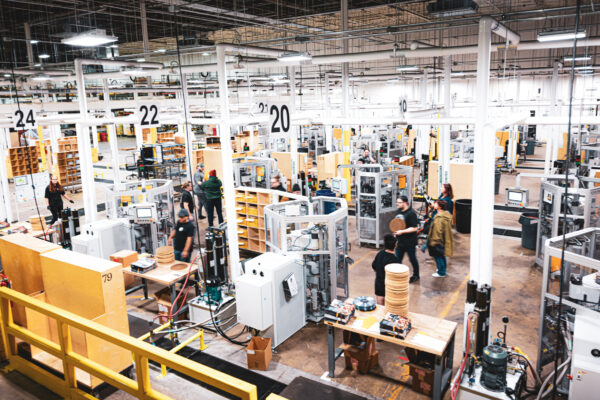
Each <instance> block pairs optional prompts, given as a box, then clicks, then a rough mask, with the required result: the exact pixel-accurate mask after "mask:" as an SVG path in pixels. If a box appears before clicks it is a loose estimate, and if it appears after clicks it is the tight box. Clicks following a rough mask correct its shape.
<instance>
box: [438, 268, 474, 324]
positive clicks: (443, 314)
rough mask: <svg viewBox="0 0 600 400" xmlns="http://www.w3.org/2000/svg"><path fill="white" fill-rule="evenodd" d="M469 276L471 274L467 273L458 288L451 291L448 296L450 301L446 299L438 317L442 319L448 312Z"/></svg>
mask: <svg viewBox="0 0 600 400" xmlns="http://www.w3.org/2000/svg"><path fill="white" fill-rule="evenodd" d="M470 276H471V275H470V274H469V275H467V277H466V278H465V280H464V281H462V283H461V284H460V286H459V287H458V289H456V291H455V292H454V293H452V297H450V301H448V303H447V304H446V307H444V309H443V310H442V312H441V313H440V318H442V319H443V318H445V317H446V315H448V313H449V312H450V309H451V308H452V306H453V305H454V304H455V303H456V300H458V295H459V294H460V293H461V292H462V291H463V289H464V288H465V287H466V286H467V282H469V278H470Z"/></svg>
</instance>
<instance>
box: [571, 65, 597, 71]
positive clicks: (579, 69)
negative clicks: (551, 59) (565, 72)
mask: <svg viewBox="0 0 600 400" xmlns="http://www.w3.org/2000/svg"><path fill="white" fill-rule="evenodd" d="M573 69H574V70H576V71H581V70H586V69H590V70H593V69H595V68H594V67H593V66H592V65H580V66H578V67H575V68H573Z"/></svg>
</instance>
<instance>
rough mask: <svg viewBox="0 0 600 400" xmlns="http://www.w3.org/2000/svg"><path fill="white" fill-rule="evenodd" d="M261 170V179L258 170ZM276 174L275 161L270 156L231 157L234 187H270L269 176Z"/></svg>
mask: <svg viewBox="0 0 600 400" xmlns="http://www.w3.org/2000/svg"><path fill="white" fill-rule="evenodd" d="M261 170H262V171H263V174H262V178H263V180H262V181H261V180H260V179H259V177H261V174H260V173H259V172H260V171H261ZM277 174H278V171H277V162H276V161H275V160H274V159H272V158H254V157H242V158H234V159H233V178H234V185H235V186H236V187H239V186H244V187H259V188H263V189H270V188H271V177H273V176H275V175H277Z"/></svg>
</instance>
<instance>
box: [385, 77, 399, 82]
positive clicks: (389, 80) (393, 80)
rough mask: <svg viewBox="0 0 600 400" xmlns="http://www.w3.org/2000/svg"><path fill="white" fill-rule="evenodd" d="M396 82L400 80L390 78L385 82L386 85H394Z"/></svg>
mask: <svg viewBox="0 0 600 400" xmlns="http://www.w3.org/2000/svg"><path fill="white" fill-rule="evenodd" d="M396 82H400V79H398V78H390V79H388V80H387V83H396Z"/></svg>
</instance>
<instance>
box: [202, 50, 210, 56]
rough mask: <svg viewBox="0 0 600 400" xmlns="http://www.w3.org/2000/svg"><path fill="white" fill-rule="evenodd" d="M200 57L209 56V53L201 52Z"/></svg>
mask: <svg viewBox="0 0 600 400" xmlns="http://www.w3.org/2000/svg"><path fill="white" fill-rule="evenodd" d="M202 55H203V56H210V53H209V52H208V51H203V52H202Z"/></svg>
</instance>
